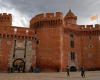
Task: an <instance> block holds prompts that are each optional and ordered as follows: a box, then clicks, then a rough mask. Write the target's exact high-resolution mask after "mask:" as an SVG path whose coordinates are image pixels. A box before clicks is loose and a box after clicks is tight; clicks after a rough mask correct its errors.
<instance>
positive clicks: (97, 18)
mask: <svg viewBox="0 0 100 80" xmlns="http://www.w3.org/2000/svg"><path fill="white" fill-rule="evenodd" d="M97 24H98V16H97Z"/></svg>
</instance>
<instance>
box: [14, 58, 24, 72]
mask: <svg viewBox="0 0 100 80" xmlns="http://www.w3.org/2000/svg"><path fill="white" fill-rule="evenodd" d="M18 67H20V69H21V72H24V71H25V62H24V61H23V60H22V59H16V60H15V61H14V62H13V69H14V70H15V71H18Z"/></svg>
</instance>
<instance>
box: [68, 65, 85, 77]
mask: <svg viewBox="0 0 100 80" xmlns="http://www.w3.org/2000/svg"><path fill="white" fill-rule="evenodd" d="M69 72H70V67H69V66H67V76H69V77H70V74H69ZM81 76H82V78H84V77H85V67H84V66H83V65H82V67H81Z"/></svg>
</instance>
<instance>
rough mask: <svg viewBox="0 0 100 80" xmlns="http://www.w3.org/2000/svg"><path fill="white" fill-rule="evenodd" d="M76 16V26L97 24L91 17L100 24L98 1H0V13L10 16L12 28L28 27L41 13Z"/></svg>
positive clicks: (99, 5) (99, 4) (99, 1)
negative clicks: (69, 13) (60, 13)
mask: <svg viewBox="0 0 100 80" xmlns="http://www.w3.org/2000/svg"><path fill="white" fill-rule="evenodd" d="M69 6H70V7H71V8H70V9H71V11H72V12H73V13H74V14H75V15H76V16H77V24H78V25H86V24H87V25H90V24H97V20H95V21H91V17H92V16H95V15H97V16H98V24H100V0H0V13H10V14H12V18H13V22H12V26H20V27H29V22H30V19H31V18H33V17H34V16H36V15H37V14H41V13H55V12H62V13H63V16H65V15H66V14H67V12H68V11H69Z"/></svg>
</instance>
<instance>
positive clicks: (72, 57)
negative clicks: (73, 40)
mask: <svg viewBox="0 0 100 80" xmlns="http://www.w3.org/2000/svg"><path fill="white" fill-rule="evenodd" d="M71 59H72V60H75V52H71Z"/></svg>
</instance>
